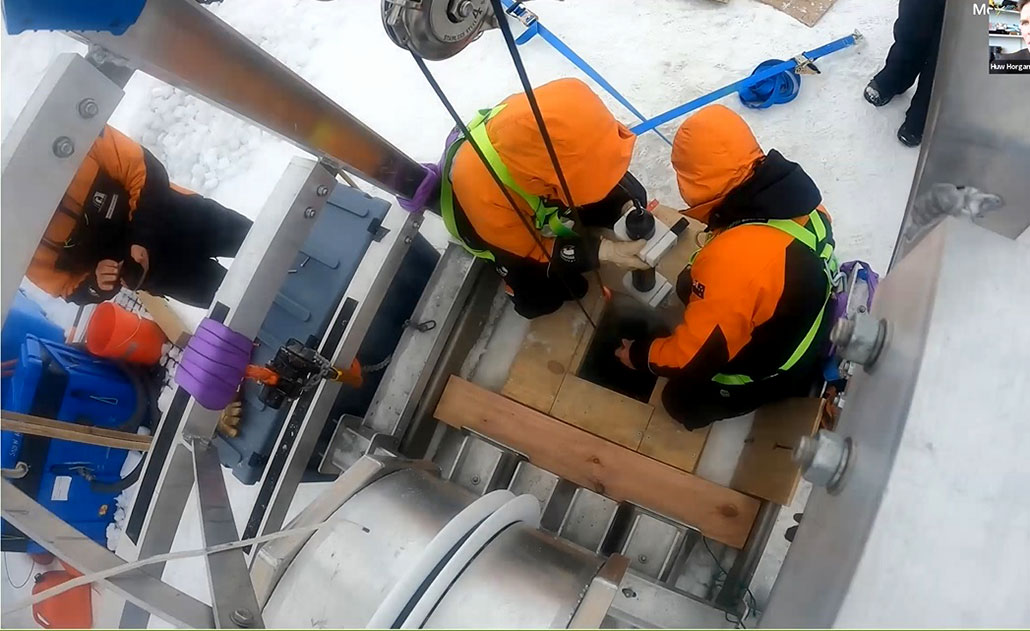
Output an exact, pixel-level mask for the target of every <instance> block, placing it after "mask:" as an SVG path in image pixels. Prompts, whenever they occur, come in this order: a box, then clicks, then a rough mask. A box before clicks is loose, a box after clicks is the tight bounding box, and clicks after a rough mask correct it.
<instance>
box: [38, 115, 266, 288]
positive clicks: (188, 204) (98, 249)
mask: <svg viewBox="0 0 1030 631" xmlns="http://www.w3.org/2000/svg"><path fill="white" fill-rule="evenodd" d="M250 225H251V222H250V220H249V219H247V218H246V217H244V216H243V215H240V214H239V213H237V212H235V211H232V210H229V209H228V208H225V207H224V206H222V205H221V204H219V203H218V202H215V201H214V200H211V199H208V198H206V197H203V196H202V195H196V194H193V193H191V192H190V191H187V190H185V189H182V188H179V187H177V186H175V185H174V184H170V183H169V181H168V174H167V173H166V172H165V169H164V166H162V165H161V163H160V162H158V160H157V158H155V157H154V156H153V155H152V154H151V153H150V152H149V151H147V150H146V149H145V148H143V147H142V146H141V145H139V144H138V143H136V142H134V141H132V140H130V139H129V138H128V137H127V136H125V135H124V134H122V133H121V132H119V131H118V130H117V129H114V128H113V127H109V126H107V127H104V129H103V131H102V132H101V133H100V136H99V137H98V138H97V140H96V141H95V142H94V143H93V146H92V147H90V150H89V152H88V153H87V154H86V157H85V159H84V160H83V163H82V166H80V167H79V170H78V171H77V172H76V173H75V177H74V179H72V182H71V184H70V185H69V186H68V190H67V191H65V194H64V196H63V198H62V199H61V202H60V204H59V205H58V207H57V210H56V211H55V212H54V216H53V217H52V218H51V219H50V224H49V225H48V226H47V229H46V231H45V232H44V233H43V240H42V241H41V242H40V244H39V246H37V247H36V252H35V254H34V255H33V257H32V262H31V263H30V264H29V269H28V271H27V272H26V276H28V278H29V280H30V281H32V282H33V283H34V284H36V285H37V286H38V287H39V288H41V289H42V290H44V291H46V292H47V293H49V294H51V295H53V296H56V297H59V298H64V299H65V300H68V301H69V302H74V303H78V304H88V303H95V302H103V301H104V300H108V299H110V298H112V297H113V296H114V295H115V294H117V293H118V291H119V289H120V287H121V286H122V285H125V286H128V287H129V288H130V289H145V290H147V291H149V292H150V293H153V294H155V295H160V296H169V297H171V298H175V299H176V300H179V301H181V302H184V303H186V304H190V305H194V306H198V307H206V306H208V305H210V304H211V301H212V299H213V298H214V295H215V291H216V290H217V289H218V286H219V285H220V284H221V283H222V279H223V278H224V277H225V273H226V270H225V268H223V267H222V266H221V265H219V264H218V261H216V260H215V257H219V256H228V257H231V256H235V255H236V252H237V251H238V250H239V248H240V245H241V244H242V243H243V239H244V237H246V235H247V231H248V230H249V229H250Z"/></svg>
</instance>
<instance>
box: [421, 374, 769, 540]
mask: <svg viewBox="0 0 1030 631" xmlns="http://www.w3.org/2000/svg"><path fill="white" fill-rule="evenodd" d="M436 418H437V419H439V420H440V421H443V422H444V423H447V424H448V425H451V426H453V427H458V428H463V427H467V428H469V429H472V430H475V431H476V432H479V433H480V434H483V435H484V436H487V437H489V438H491V439H493V440H495V441H497V442H499V443H501V444H503V445H507V446H508V447H510V448H512V449H515V450H516V451H518V452H520V453H523V454H526V456H527V457H528V458H529V461H530V462H532V463H533V464H535V465H537V466H539V467H543V468H544V469H547V470H548V471H551V472H553V473H555V474H557V475H559V476H561V477H563V478H565V479H567V480H569V481H571V482H573V483H575V484H578V485H580V486H583V487H586V488H588V489H591V490H593V491H595V492H597V493H601V494H602V495H605V496H607V497H610V498H611V499H613V500H616V501H620V502H621V501H626V502H632V503H634V504H637V505H639V506H642V507H644V508H646V509H648V510H652V511H655V512H656V513H659V514H661V515H665V516H666V517H669V518H671V519H674V520H677V521H680V522H682V523H685V524H688V525H690V526H694V527H695V528H697V529H698V530H700V531H701V533H702V534H704V535H705V536H706V537H710V538H712V539H715V540H716V541H719V542H721V543H725V544H726V545H729V546H733V547H736V548H740V547H742V546H743V545H744V543H745V542H746V541H747V537H748V533H750V532H751V527H752V525H753V524H754V520H755V516H756V515H757V514H758V506H759V502H758V500H756V499H755V498H753V497H748V496H747V495H744V494H743V493H739V492H737V491H734V490H732V489H728V488H726V487H723V486H720V485H718V484H714V483H712V482H709V481H707V480H703V479H701V478H699V477H697V476H694V475H691V474H689V473H686V472H684V471H680V470H679V469H675V468H673V467H670V466H669V465H666V464H664V463H661V462H658V461H657V460H653V459H651V458H648V457H647V456H643V455H641V454H638V453H636V452H634V451H632V450H630V449H626V448H625V447H622V446H620V445H616V444H615V443H612V442H609V441H607V440H605V439H603V438H600V437H597V436H594V435H592V434H589V433H587V432H584V431H583V430H581V429H578V428H576V427H573V426H572V425H569V424H567V423H564V422H562V421H559V420H557V419H554V418H551V417H550V416H547V415H546V414H542V413H540V412H537V411H536V410H533V409H532V408H529V407H527V406H525V405H522V404H520V403H518V402H515V401H512V400H511V399H508V398H505V397H503V396H501V395H499V394H496V393H494V392H490V391H489V390H485V389H483V388H480V387H478V386H476V385H473V384H471V383H469V382H467V381H465V380H463V379H460V378H458V377H451V378H450V381H449V382H448V383H447V387H446V389H445V390H444V393H443V396H442V397H441V398H440V403H439V405H438V406H437V408H436Z"/></svg>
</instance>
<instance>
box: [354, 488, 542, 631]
mask: <svg viewBox="0 0 1030 631" xmlns="http://www.w3.org/2000/svg"><path fill="white" fill-rule="evenodd" d="M513 499H515V495H514V494H513V493H512V492H511V491H508V490H505V489H499V490H496V491H492V492H490V493H487V494H486V495H484V496H483V497H480V498H479V499H477V500H476V501H474V502H472V503H471V504H469V505H468V506H467V507H465V509H464V510H462V511H461V512H460V513H458V514H457V515H455V516H454V518H453V519H451V520H450V521H449V522H447V525H446V526H444V528H443V530H441V531H440V532H439V533H437V535H436V536H435V537H433V540H432V541H430V542H429V545H427V546H426V548H425V550H424V551H423V553H422V556H421V557H419V559H418V561H416V562H415V563H414V564H413V565H412V566H411V567H410V568H409V569H408V571H407V572H405V574H404V576H402V577H401V578H400V580H398V581H397V582H396V583H395V584H394V586H393V588H391V589H390V592H389V593H388V594H387V595H386V598H384V599H383V602H382V603H380V604H379V608H378V609H376V611H375V613H374V614H372V618H371V619H369V621H368V624H367V625H366V627H367V628H369V629H393V628H396V624H397V619H398V617H400V615H401V613H402V612H403V611H404V608H405V607H407V605H408V603H410V602H411V600H412V599H413V598H418V597H419V596H420V594H419V593H418V590H419V588H420V587H421V586H422V585H423V584H424V583H425V582H426V579H428V578H430V577H431V574H432V572H433V570H435V569H436V568H437V567H439V566H440V565H441V563H442V562H443V561H444V560H446V559H447V558H448V557H449V556H450V555H451V554H452V553H454V552H455V549H456V548H457V547H458V544H460V543H461V542H462V540H464V539H465V537H466V536H467V535H468V534H469V532H471V531H472V530H474V529H475V528H476V527H477V526H479V525H480V524H481V523H483V522H484V520H486V519H488V518H489V517H490V515H492V514H494V513H495V512H496V511H498V510H499V509H501V508H503V507H504V506H506V505H508V504H509V503H510V502H511V501H512V500H513ZM538 512H539V511H538ZM538 519H539V518H538Z"/></svg>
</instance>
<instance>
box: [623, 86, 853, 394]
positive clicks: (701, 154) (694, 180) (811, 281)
mask: <svg viewBox="0 0 1030 631" xmlns="http://www.w3.org/2000/svg"><path fill="white" fill-rule="evenodd" d="M672 164H673V168H674V169H675V171H676V178H677V182H678V184H679V190H680V193H681V194H682V196H683V199H684V201H686V202H687V204H688V205H689V206H690V208H689V209H688V210H687V211H685V212H686V214H687V215H689V216H691V217H694V218H696V219H698V220H700V221H702V222H705V223H707V224H708V226H709V230H710V231H712V232H713V233H714V237H713V238H712V239H711V240H710V242H709V243H708V244H707V245H706V246H705V247H704V248H703V249H701V251H700V252H699V253H698V255H697V257H696V259H695V260H694V262H693V264H692V266H691V267H689V268H688V269H687V270H686V271H685V272H684V276H681V279H680V283H678V287H677V289H678V290H680V294H681V297H683V299H684V302H685V303H686V309H685V311H684V314H683V322H682V323H681V324H680V325H679V326H678V327H677V328H676V329H675V331H674V332H673V334H672V335H671V336H669V337H665V338H660V339H655V340H650V341H648V340H640V341H637V342H636V343H634V344H633V346H632V347H631V350H630V356H631V359H632V361H633V363H634V365H635V366H636V367H637V368H641V369H647V368H650V369H651V370H652V371H654V372H657V373H659V374H662V373H669V374H670V375H677V374H680V375H682V374H688V375H689V376H690V378H691V379H696V380H698V381H700V382H709V381H710V380H711V379H712V377H713V376H715V375H716V374H717V373H724V374H745V375H750V376H752V377H753V378H755V379H761V378H763V377H766V376H769V375H773V374H775V373H776V372H777V367H778V366H780V365H781V364H783V363H784V362H785V361H786V359H787V358H788V357H790V355H791V353H793V352H794V350H795V349H796V348H797V347H798V345H799V343H800V342H801V340H802V339H803V338H804V336H805V334H806V333H807V332H808V330H809V328H810V327H811V326H812V323H813V322H814V320H815V318H816V316H817V315H818V313H819V311H820V310H821V309H822V308H823V303H824V299H825V296H826V283H827V281H826V278H825V274H824V272H823V269H822V264H821V261H820V260H819V259H818V257H817V256H815V255H813V254H812V253H811V251H810V250H808V249H807V248H806V247H805V246H804V245H802V244H800V243H797V242H795V241H794V239H792V238H791V237H790V236H789V235H787V234H785V233H783V232H781V231H780V230H777V229H774V228H770V227H768V226H765V225H762V222H763V220H768V219H793V220H794V221H796V222H797V223H798V224H799V225H802V226H804V225H807V223H808V219H807V216H808V214H809V213H810V212H811V211H812V210H814V209H817V208H818V209H819V210H820V212H822V213H824V218H825V223H826V224H827V226H828V224H829V217H828V216H825V210H824V209H823V208H822V206H821V205H820V202H821V196H820V194H819V191H818V189H817V188H816V187H815V184H814V183H813V182H812V181H811V179H810V178H809V177H808V176H807V175H806V174H805V173H804V171H803V170H802V169H801V167H799V166H798V165H796V164H794V163H792V162H789V161H788V160H786V159H785V158H783V156H782V155H780V154H779V152H776V151H772V152H770V153H769V154H768V155H766V154H765V153H764V152H763V151H762V149H761V147H760V146H759V144H758V141H757V140H756V139H755V137H754V134H752V132H751V129H750V128H749V127H748V125H747V123H745V122H744V120H743V119H741V118H740V116H738V115H737V114H736V113H734V112H733V111H732V110H730V109H728V108H726V107H723V106H721V105H711V106H708V107H706V108H703V109H701V110H699V111H698V112H697V113H696V114H694V115H693V116H691V117H690V118H688V119H687V120H686V121H684V123H683V125H682V126H681V127H680V129H679V131H678V132H677V134H676V137H675V140H674V142H673V149H672ZM749 222H750V223H749ZM728 228H731V229H728ZM831 238H832V237H831ZM687 293H689V296H687V295H686V294H687ZM826 334H828V331H827V332H826ZM819 346H820V344H819V343H816V344H813V347H819ZM809 354H811V353H809ZM805 366H809V367H810V363H807V364H804V366H801V367H799V369H804V368H805ZM792 370H793V369H792ZM680 387H683V384H681V386H680Z"/></svg>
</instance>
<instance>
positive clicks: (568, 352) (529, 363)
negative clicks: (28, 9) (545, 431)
mask: <svg viewBox="0 0 1030 631" xmlns="http://www.w3.org/2000/svg"><path fill="white" fill-rule="evenodd" d="M583 304H584V305H585V306H586V308H587V310H588V311H592V313H591V317H592V318H594V322H597V318H598V317H599V316H600V313H601V312H602V310H603V307H604V299H603V298H601V293H600V291H598V290H597V289H596V287H594V286H591V289H590V291H589V292H587V295H586V297H584V299H583ZM593 333H594V331H593V327H591V326H590V324H589V323H588V322H587V319H586V317H585V316H584V315H583V312H582V310H580V308H579V305H577V304H576V303H575V302H569V303H566V304H564V305H562V307H561V309H558V310H557V311H555V312H554V313H551V314H548V315H545V316H541V317H539V318H536V319H534V320H533V321H532V322H531V323H530V325H529V331H528V332H527V333H526V339H525V340H524V341H523V342H522V347H521V348H520V349H519V352H518V354H517V355H516V356H515V360H514V361H513V362H512V364H511V369H510V370H509V372H508V381H507V382H506V383H505V384H504V387H503V388H501V393H502V394H504V395H505V396H507V397H510V398H512V399H515V400H516V401H519V402H521V403H524V404H526V405H528V406H529V407H531V408H534V409H536V410H539V411H541V412H548V411H550V409H551V406H552V405H554V399H555V397H557V396H558V390H559V388H561V384H562V381H563V380H564V379H565V374H566V373H575V372H577V371H578V370H579V365H580V364H581V363H582V361H583V356H584V355H585V354H586V347H587V346H588V345H589V343H590V339H592V337H593ZM580 349H582V350H580Z"/></svg>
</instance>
